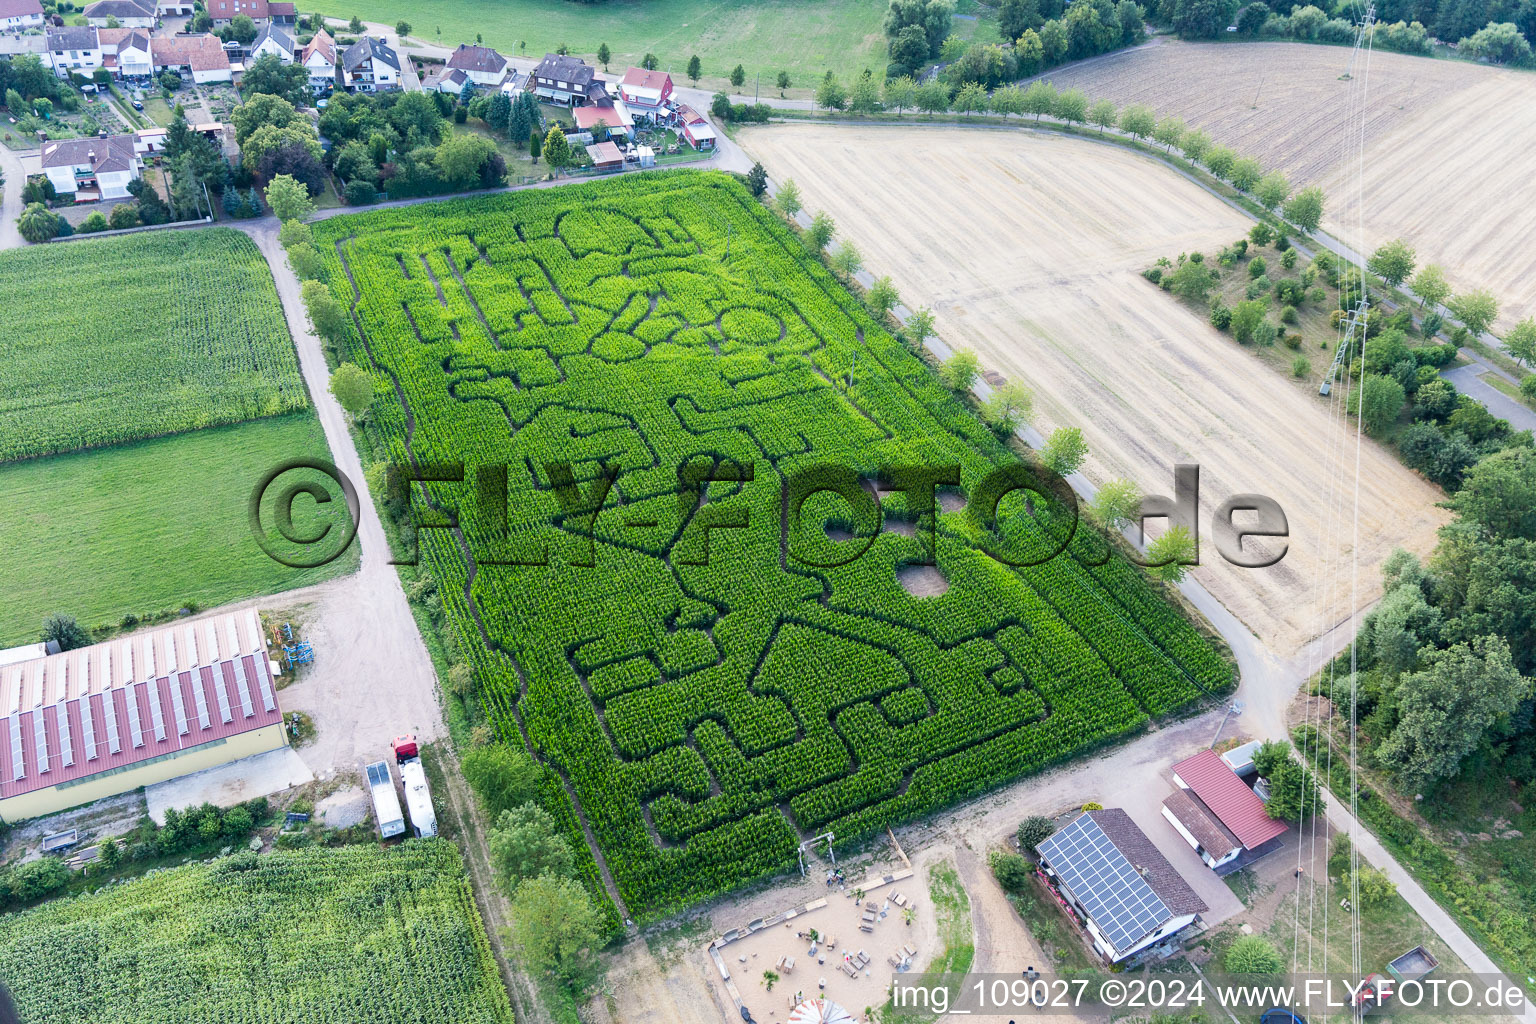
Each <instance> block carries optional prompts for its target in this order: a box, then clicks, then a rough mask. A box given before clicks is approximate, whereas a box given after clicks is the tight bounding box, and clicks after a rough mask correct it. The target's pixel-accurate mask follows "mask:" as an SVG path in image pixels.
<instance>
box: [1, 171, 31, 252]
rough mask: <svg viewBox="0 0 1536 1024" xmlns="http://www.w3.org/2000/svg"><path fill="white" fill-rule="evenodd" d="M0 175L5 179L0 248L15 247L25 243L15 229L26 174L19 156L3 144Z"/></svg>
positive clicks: (20, 207) (19, 213)
mask: <svg viewBox="0 0 1536 1024" xmlns="http://www.w3.org/2000/svg"><path fill="white" fill-rule="evenodd" d="M0 177H3V178H4V179H5V183H4V185H3V186H0V187H3V188H4V189H5V200H4V202H3V203H0V249H15V248H17V247H18V246H21V245H25V244H26V242H25V241H24V240H23V239H22V237H21V232H20V231H18V230H16V218H17V217H20V216H21V209H22V202H21V190H22V188H23V187H25V186H26V184H27V174H26V171H25V169H23V167H22V165H21V158H20V157H18V156H17V155H16V154H15V153H13V152H11V151H10V150H9V149H7V148H6V147H4V146H0Z"/></svg>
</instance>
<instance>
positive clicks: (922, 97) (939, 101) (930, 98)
mask: <svg viewBox="0 0 1536 1024" xmlns="http://www.w3.org/2000/svg"><path fill="white" fill-rule="evenodd" d="M913 102H914V103H915V104H916V105H917V109H918V110H921V111H922V112H923V113H925V114H942V113H944V111H946V110H948V109H949V89H948V88H946V87H945V85H944V83H943V82H938V81H934V82H924V83H923V84H922V85H920V86H918V87H917V92H916V94H915V96H914V97H913Z"/></svg>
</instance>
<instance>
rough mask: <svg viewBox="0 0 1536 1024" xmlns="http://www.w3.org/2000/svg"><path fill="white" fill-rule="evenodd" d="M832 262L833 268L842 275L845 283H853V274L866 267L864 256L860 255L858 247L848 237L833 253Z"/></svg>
mask: <svg viewBox="0 0 1536 1024" xmlns="http://www.w3.org/2000/svg"><path fill="white" fill-rule="evenodd" d="M831 263H832V269H833V270H834V271H835V272H837V273H838V274H840V275H842V278H843V283H844V284H852V283H853V275H855V274H857V273H858V272H859V271H860V270H862V269H864V257H863V256H861V255H859V250H858V248H857V247H856V246H855V245H854V244H853V243H852V242H850V241H848V240H847V239H844V240H843V242H842V243H841V244H840V245H838V247H837V249H836V250H835V251H834V252H833V253H832V260H831Z"/></svg>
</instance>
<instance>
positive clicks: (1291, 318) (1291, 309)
mask: <svg viewBox="0 0 1536 1024" xmlns="http://www.w3.org/2000/svg"><path fill="white" fill-rule="evenodd" d="M1280 322H1281V323H1283V324H1294V323H1295V322H1296V307H1295V306H1286V307H1285V308H1284V309H1282V310H1281V311H1280Z"/></svg>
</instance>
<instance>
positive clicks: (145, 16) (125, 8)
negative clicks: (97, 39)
mask: <svg viewBox="0 0 1536 1024" xmlns="http://www.w3.org/2000/svg"><path fill="white" fill-rule="evenodd" d="M158 17H159V15H158V14H157V13H156V9H155V0H96V3H93V4H87V5H86V7H85V23H86V24H87V25H90V26H91V27H92V28H154V27H155V21H156V19H157V18H158ZM113 21H116V23H117V24H115V25H114V24H112V22H113Z"/></svg>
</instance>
